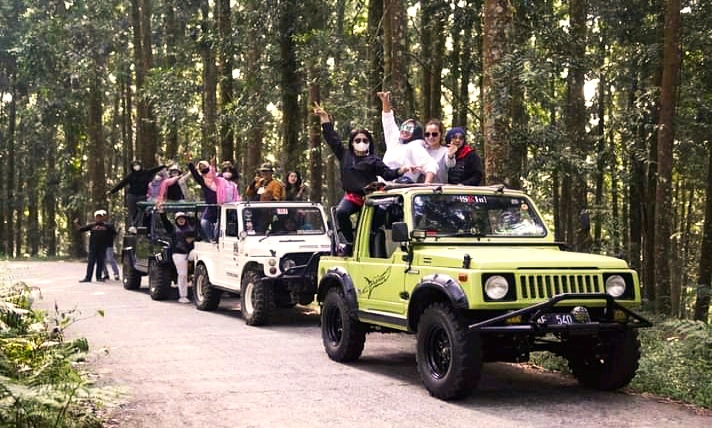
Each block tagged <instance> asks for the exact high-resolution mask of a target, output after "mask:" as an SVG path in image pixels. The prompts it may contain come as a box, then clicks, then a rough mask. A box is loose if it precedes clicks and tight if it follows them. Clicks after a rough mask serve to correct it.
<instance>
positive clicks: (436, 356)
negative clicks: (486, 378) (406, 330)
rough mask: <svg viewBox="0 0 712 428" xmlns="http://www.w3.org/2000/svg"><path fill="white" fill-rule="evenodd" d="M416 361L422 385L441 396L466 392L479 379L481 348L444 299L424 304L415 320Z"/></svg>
mask: <svg viewBox="0 0 712 428" xmlns="http://www.w3.org/2000/svg"><path fill="white" fill-rule="evenodd" d="M416 363H417V366H418V374H419V375H420V380H421V381H422V382H423V385H424V386H425V388H426V389H427V390H428V392H430V395H432V396H433V397H436V398H439V399H441V400H457V399H460V398H463V397H466V396H467V395H469V394H470V393H471V392H472V390H473V389H475V387H477V383H478V382H479V380H480V374H481V372H482V349H481V343H480V340H479V336H478V335H477V334H476V333H472V332H470V331H469V330H468V329H467V327H466V326H465V323H464V322H463V321H462V320H461V319H460V317H458V316H457V313H456V312H455V310H454V309H453V308H452V307H451V306H450V305H449V304H447V303H442V302H437V303H433V304H432V305H430V306H428V307H427V308H426V309H425V311H424V312H423V315H422V316H421V317H420V321H419V322H418V333H417V352H416Z"/></svg>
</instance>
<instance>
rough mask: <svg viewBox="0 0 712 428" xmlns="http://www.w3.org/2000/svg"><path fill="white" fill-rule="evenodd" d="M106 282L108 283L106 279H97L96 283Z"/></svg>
mask: <svg viewBox="0 0 712 428" xmlns="http://www.w3.org/2000/svg"><path fill="white" fill-rule="evenodd" d="M104 281H106V279H105V278H101V279H97V280H96V282H104Z"/></svg>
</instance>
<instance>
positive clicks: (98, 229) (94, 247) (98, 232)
mask: <svg viewBox="0 0 712 428" xmlns="http://www.w3.org/2000/svg"><path fill="white" fill-rule="evenodd" d="M105 220H106V211H104V210H97V211H95V212H94V223H89V224H87V225H84V226H80V225H79V219H76V218H75V219H74V227H75V228H76V229H77V230H78V231H79V232H87V231H89V232H90V233H89V258H88V260H87V273H86V275H85V276H84V278H83V279H81V280H79V282H91V276H92V273H93V271H94V265H96V280H97V281H99V282H104V279H102V277H101V275H102V270H103V268H104V264H105V261H104V257H105V255H106V249H107V248H108V247H109V246H110V245H113V244H114V236H115V235H116V229H115V228H114V225H113V224H111V223H106V222H105Z"/></svg>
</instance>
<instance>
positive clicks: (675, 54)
mask: <svg viewBox="0 0 712 428" xmlns="http://www.w3.org/2000/svg"><path fill="white" fill-rule="evenodd" d="M679 40H680V0H667V1H666V12H665V38H664V53H663V75H662V86H661V88H660V116H659V122H658V151H657V161H658V176H657V177H658V178H657V189H656V193H655V205H656V215H655V229H656V232H657V233H656V235H655V288H656V290H655V291H656V304H655V308H656V310H657V311H658V312H666V313H667V312H669V311H670V308H671V302H670V236H671V235H672V224H671V219H670V213H671V212H673V205H672V160H673V140H674V138H675V129H674V124H673V122H674V119H675V105H676V100H675V93H676V91H677V87H678V76H679V73H680V47H679Z"/></svg>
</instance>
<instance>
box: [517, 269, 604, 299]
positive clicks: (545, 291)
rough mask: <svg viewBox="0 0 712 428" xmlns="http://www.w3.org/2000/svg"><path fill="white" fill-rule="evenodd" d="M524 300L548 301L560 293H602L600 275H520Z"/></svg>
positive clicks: (520, 286) (520, 285)
mask: <svg viewBox="0 0 712 428" xmlns="http://www.w3.org/2000/svg"><path fill="white" fill-rule="evenodd" d="M519 290H520V294H521V297H522V298H524V299H550V298H552V297H554V296H556V295H557V294H562V293H604V292H605V290H604V287H603V280H602V279H601V275H600V274H534V273H529V274H520V275H519Z"/></svg>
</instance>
